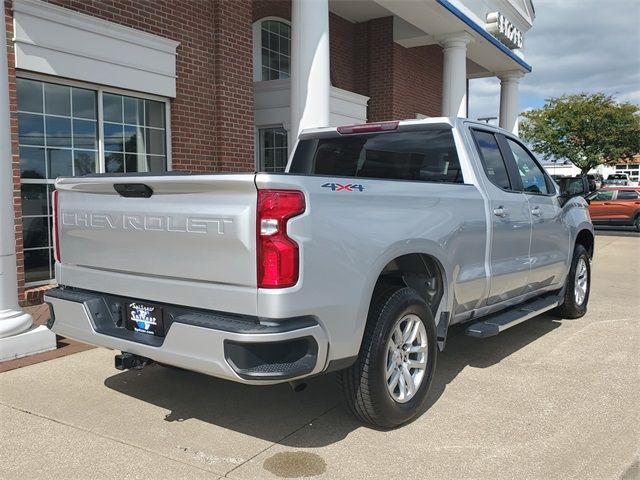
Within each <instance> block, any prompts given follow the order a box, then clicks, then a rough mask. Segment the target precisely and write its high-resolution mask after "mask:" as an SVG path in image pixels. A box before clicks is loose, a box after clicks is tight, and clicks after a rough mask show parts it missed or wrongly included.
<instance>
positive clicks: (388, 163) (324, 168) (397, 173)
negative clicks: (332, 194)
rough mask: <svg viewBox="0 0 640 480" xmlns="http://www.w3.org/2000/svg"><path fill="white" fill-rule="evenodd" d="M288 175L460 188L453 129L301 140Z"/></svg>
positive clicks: (460, 181)
mask: <svg viewBox="0 0 640 480" xmlns="http://www.w3.org/2000/svg"><path fill="white" fill-rule="evenodd" d="M290 171H291V173H302V174H308V175H309V174H310V175H323V176H342V177H363V178H378V179H393V180H413V181H425V182H448V183H462V182H463V178H462V171H461V170H460V162H459V161H458V154H457V151H456V147H455V143H454V140H453V134H452V133H451V130H448V129H447V130H424V131H415V132H388V133H378V134H360V135H345V136H340V137H334V138H320V139H309V140H301V141H300V142H298V147H297V148H296V152H295V154H294V157H293V160H292V164H291V170H290Z"/></svg>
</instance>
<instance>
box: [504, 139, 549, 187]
mask: <svg viewBox="0 0 640 480" xmlns="http://www.w3.org/2000/svg"><path fill="white" fill-rule="evenodd" d="M497 135H498V136H502V138H503V139H504V148H505V149H506V155H507V157H506V158H505V160H506V161H507V162H508V163H511V164H512V165H513V174H514V175H516V176H517V179H518V183H519V186H520V190H521V191H522V193H525V194H527V195H537V196H541V197H553V196H554V195H556V193H557V191H556V187H555V185H554V182H553V180H551V177H550V176H549V174H548V173H547V171H546V170H545V169H544V168H543V167H542V165H540V162H538V159H537V158H536V157H535V155H534V154H533V153H531V151H530V150H529V149H528V148H527V147H526V146H525V145H524V144H523V143H522V142H521V141H520V140H519V139H518V138H517V137H514V136H512V135H505V134H504V133H498V134H497ZM508 140H511V141H512V142H513V143H516V144H518V145H519V146H520V148H522V149H523V150H524V151H525V153H527V154H528V155H529V157H531V160H533V163H535V164H536V166H537V167H538V168H539V169H540V172H541V173H542V176H543V177H544V183H545V185H546V187H547V190H548V193H542V192H526V191H525V190H524V185H523V184H522V178H521V177H520V172H519V171H518V164H517V162H516V159H515V157H514V156H513V151H512V150H511V147H510V146H509V142H508ZM498 144H500V143H498ZM508 170H509V167H508V165H507V171H508Z"/></svg>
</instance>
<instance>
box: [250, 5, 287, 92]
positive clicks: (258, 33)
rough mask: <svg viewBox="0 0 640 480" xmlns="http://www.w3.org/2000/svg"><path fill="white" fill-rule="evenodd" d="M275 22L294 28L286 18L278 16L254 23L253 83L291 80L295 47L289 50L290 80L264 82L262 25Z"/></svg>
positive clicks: (260, 19) (267, 17)
mask: <svg viewBox="0 0 640 480" xmlns="http://www.w3.org/2000/svg"><path fill="white" fill-rule="evenodd" d="M269 20H275V21H277V22H282V23H284V24H286V25H289V28H293V26H292V24H291V21H290V20H287V19H286V18H282V17H276V16H266V17H262V18H259V19H258V20H256V21H255V22H253V26H252V29H253V81H254V82H277V81H283V80H284V81H288V80H290V79H291V56H292V55H291V50H292V49H293V45H292V46H291V48H290V49H289V78H287V79H281V78H279V79H273V80H263V79H262V23H263V22H266V21H269Z"/></svg>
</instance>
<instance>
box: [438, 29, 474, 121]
mask: <svg viewBox="0 0 640 480" xmlns="http://www.w3.org/2000/svg"><path fill="white" fill-rule="evenodd" d="M472 40H473V38H472V37H471V35H469V34H468V33H466V32H458V33H452V34H447V35H443V36H440V37H439V38H438V41H439V43H440V45H442V49H443V52H444V62H443V66H442V116H443V117H466V116H467V44H468V43H469V42H470V41H472Z"/></svg>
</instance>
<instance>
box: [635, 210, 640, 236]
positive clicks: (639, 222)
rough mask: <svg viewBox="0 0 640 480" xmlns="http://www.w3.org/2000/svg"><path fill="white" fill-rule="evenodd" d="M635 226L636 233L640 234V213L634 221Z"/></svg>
mask: <svg viewBox="0 0 640 480" xmlns="http://www.w3.org/2000/svg"><path fill="white" fill-rule="evenodd" d="M633 226H634V227H635V228H636V232H640V213H639V214H637V215H636V218H635V219H634V220H633Z"/></svg>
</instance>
